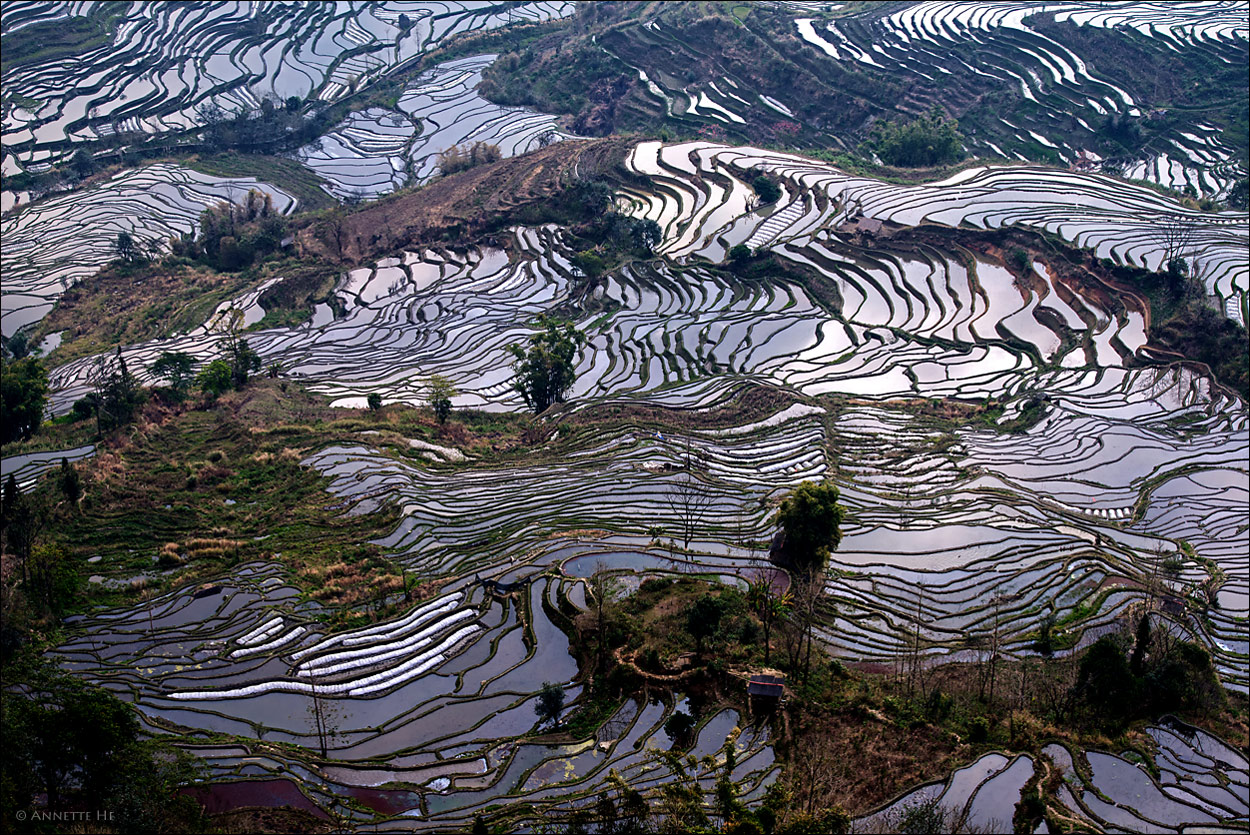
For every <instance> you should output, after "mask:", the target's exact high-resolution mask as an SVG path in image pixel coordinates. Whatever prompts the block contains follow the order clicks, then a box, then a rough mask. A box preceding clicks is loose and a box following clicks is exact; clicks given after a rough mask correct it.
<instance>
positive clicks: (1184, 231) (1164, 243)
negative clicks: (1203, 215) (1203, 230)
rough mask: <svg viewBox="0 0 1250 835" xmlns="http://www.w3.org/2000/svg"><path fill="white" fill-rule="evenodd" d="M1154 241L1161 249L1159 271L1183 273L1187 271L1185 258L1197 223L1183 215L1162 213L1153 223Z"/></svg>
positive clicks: (1196, 229) (1191, 243)
mask: <svg viewBox="0 0 1250 835" xmlns="http://www.w3.org/2000/svg"><path fill="white" fill-rule="evenodd" d="M1153 228H1154V235H1155V241H1156V242H1157V243H1158V244H1159V246H1160V247H1161V248H1162V249H1163V260H1162V261H1160V262H1159V271H1160V272H1163V271H1167V272H1168V273H1178V274H1184V273H1187V272H1188V266H1189V265H1188V263H1187V262H1186V261H1185V258H1186V257H1188V255H1189V254H1190V252H1191V250H1192V247H1193V243H1194V235H1195V233H1196V232H1197V231H1198V225H1197V224H1196V223H1194V221H1192V220H1191V219H1189V218H1188V217H1185V216H1184V215H1179V214H1174V215H1163V216H1161V217H1159V218H1158V219H1157V220H1156V221H1155V224H1154V227H1153Z"/></svg>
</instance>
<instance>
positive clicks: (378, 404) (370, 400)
mask: <svg viewBox="0 0 1250 835" xmlns="http://www.w3.org/2000/svg"><path fill="white" fill-rule="evenodd" d="M365 403H366V404H367V405H368V406H369V411H371V412H376V411H377V410H378V409H381V408H382V395H380V394H378V393H377V392H376V391H371V392H369V394H368V396H367V397H365Z"/></svg>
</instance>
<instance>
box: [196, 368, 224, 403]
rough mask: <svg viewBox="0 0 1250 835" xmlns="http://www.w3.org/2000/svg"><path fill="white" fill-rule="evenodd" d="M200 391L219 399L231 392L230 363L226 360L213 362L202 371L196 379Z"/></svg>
mask: <svg viewBox="0 0 1250 835" xmlns="http://www.w3.org/2000/svg"><path fill="white" fill-rule="evenodd" d="M195 379H196V382H197V383H198V384H199V386H200V390H201V391H203V392H204V393H205V394H207V395H208V396H209V397H214V398H215V397H218V396H220V395H222V394H225V393H226V392H227V391H229V390H230V384H231V379H230V363H228V362H226V361H225V360H213V361H212V362H210V363H209V364H208V365H206V366H204V367H203V368H202V369H200V374H199V376H198V377H196V378H195Z"/></svg>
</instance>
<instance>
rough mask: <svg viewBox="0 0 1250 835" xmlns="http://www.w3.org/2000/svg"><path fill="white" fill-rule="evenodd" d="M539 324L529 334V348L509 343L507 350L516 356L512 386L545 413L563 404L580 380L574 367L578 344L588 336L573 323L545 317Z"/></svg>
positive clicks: (533, 406) (536, 411)
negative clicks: (514, 379)
mask: <svg viewBox="0 0 1250 835" xmlns="http://www.w3.org/2000/svg"><path fill="white" fill-rule="evenodd" d="M538 324H539V327H540V328H541V330H539V332H538V333H536V334H534V335H533V336H531V337H530V339H529V348H528V349H527V348H524V347H522V346H520V345H509V346H508V349H509V350H510V351H511V352H512V355H513V357H514V358H515V361H514V362H513V371H515V372H516V375H517V377H516V381H515V383H514V384H513V385H514V387H515V389H516V391H517V393H518V394H520V395H521V397H522V398H524V400H525V405H527V406H529V407H530V408H531V409H533V410H534V413H535V414H542V413H543V412H545V411H547V409H549V408H550V407H551V406H553V405H555V404H556V403H563V402H564V396H565V395H566V394H568V391H569V389H570V388H572V387H573V383H574V382H575V381H576V380H577V374H576V372H575V371H574V370H573V369H574V365H575V362H574V360H575V358H576V356H577V346H578V345H580V344H582V343H583V342H584V341H585V339H586V337H585V335H584V334H582V332H581V331H579V330H577V329H576V328H574V327H573V324H572V323H571V322H561V321H559V320H556V319H549V318H547V317H545V316H544V317H542V318H541V319H540V320H539V323H538Z"/></svg>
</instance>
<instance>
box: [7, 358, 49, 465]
mask: <svg viewBox="0 0 1250 835" xmlns="http://www.w3.org/2000/svg"><path fill="white" fill-rule="evenodd" d="M6 353H7V351H6ZM47 399H48V373H47V372H46V371H45V370H44V368H43V365H42V363H40V362H39V360H37V359H35V358H33V357H23V358H21V359H9V358H5V357H0V443H5V444H7V443H11V442H12V441H21V440H25V439H27V438H29V437H30V436H31V435H33V434H35V433H36V432H37V431H39V425H40V424H41V423H42V422H43V407H44V403H46V402H47Z"/></svg>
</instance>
